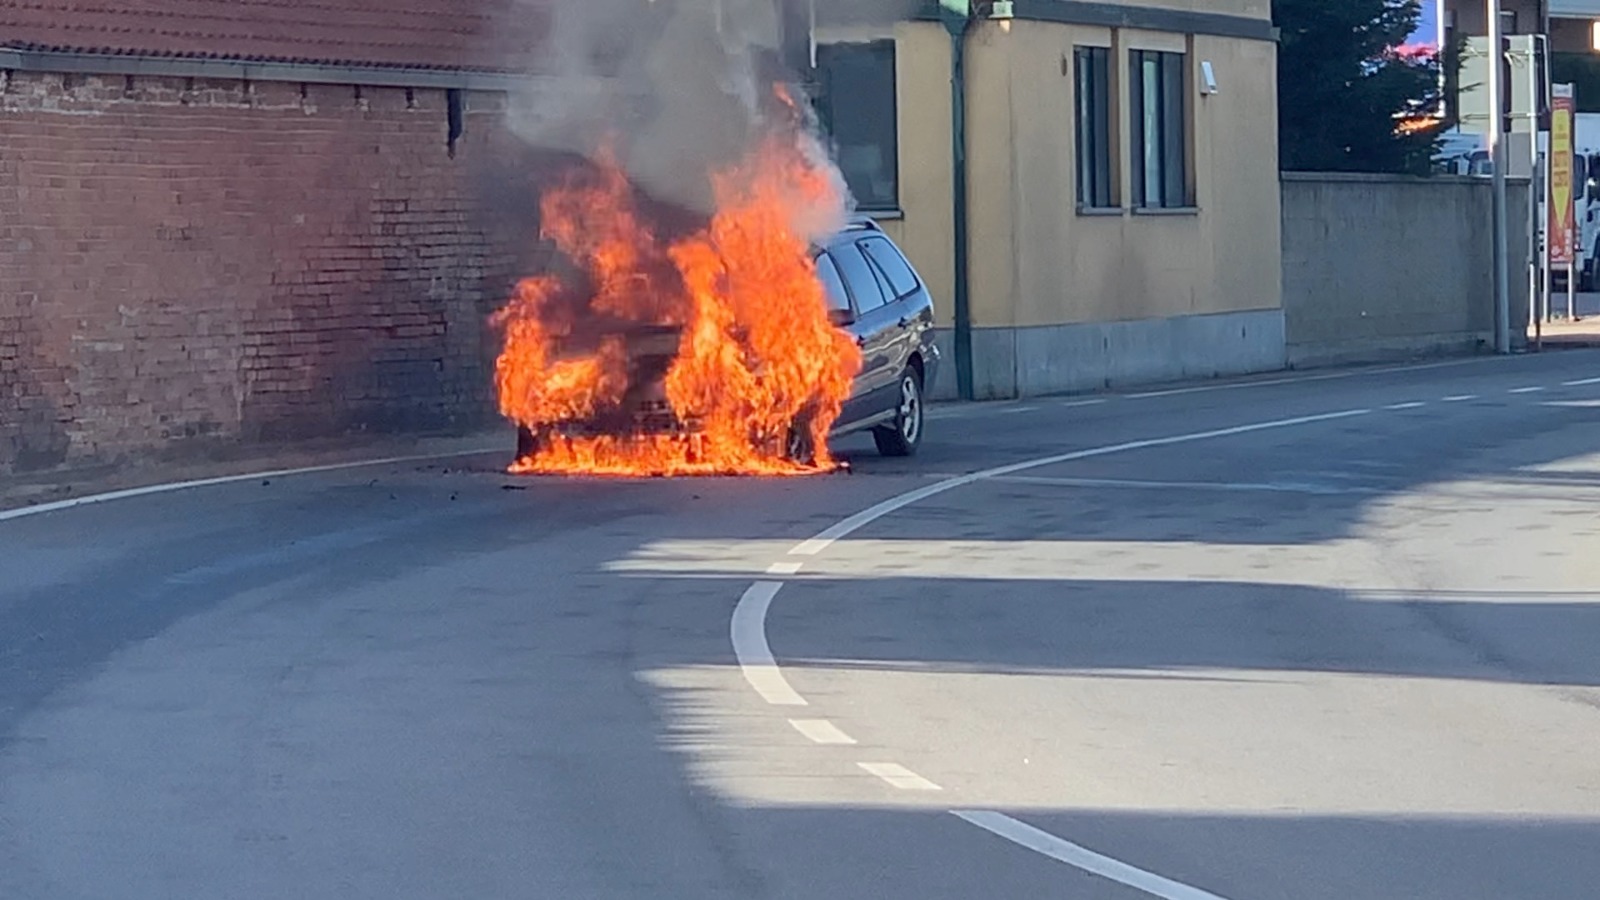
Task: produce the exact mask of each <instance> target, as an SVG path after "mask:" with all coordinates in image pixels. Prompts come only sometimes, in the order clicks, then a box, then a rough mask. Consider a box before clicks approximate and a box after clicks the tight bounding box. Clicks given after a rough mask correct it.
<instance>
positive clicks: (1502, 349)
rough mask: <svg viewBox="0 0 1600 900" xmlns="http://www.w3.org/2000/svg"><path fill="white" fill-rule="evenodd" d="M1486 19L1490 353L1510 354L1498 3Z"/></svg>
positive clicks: (1490, 1)
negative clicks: (1491, 187)
mask: <svg viewBox="0 0 1600 900" xmlns="http://www.w3.org/2000/svg"><path fill="white" fill-rule="evenodd" d="M1485 5H1486V7H1487V13H1488V17H1489V65H1488V67H1487V68H1488V70H1489V73H1488V74H1489V98H1488V99H1489V138H1488V139H1489V159H1490V162H1491V164H1492V165H1493V167H1494V168H1493V176H1494V192H1493V193H1494V202H1493V207H1494V237H1493V240H1494V245H1493V247H1492V248H1491V253H1492V255H1493V257H1494V350H1495V352H1496V353H1510V352H1511V272H1510V264H1509V262H1508V260H1507V258H1506V142H1505V125H1506V118H1505V110H1504V108H1503V105H1502V102H1501V97H1502V93H1503V92H1504V91H1506V90H1507V89H1508V87H1509V86H1508V85H1504V84H1501V83H1500V73H1501V66H1502V64H1503V59H1504V56H1505V47H1504V42H1503V41H1502V35H1501V33H1500V0H1485Z"/></svg>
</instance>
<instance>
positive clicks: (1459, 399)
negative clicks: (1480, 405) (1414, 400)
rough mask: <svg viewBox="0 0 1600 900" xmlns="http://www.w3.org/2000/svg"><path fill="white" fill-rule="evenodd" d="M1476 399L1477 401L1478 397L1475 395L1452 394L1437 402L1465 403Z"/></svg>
mask: <svg viewBox="0 0 1600 900" xmlns="http://www.w3.org/2000/svg"><path fill="white" fill-rule="evenodd" d="M1476 399H1478V395H1477V394H1452V395H1450V396H1448V397H1445V398H1442V399H1441V400H1440V401H1439V402H1440V403H1465V402H1467V401H1468V400H1476Z"/></svg>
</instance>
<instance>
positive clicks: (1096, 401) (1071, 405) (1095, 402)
mask: <svg viewBox="0 0 1600 900" xmlns="http://www.w3.org/2000/svg"><path fill="white" fill-rule="evenodd" d="M1106 402H1107V400H1106V398H1104V397H1094V398H1091V399H1089V400H1067V401H1065V402H1063V403H1060V404H1058V405H1059V406H1060V407H1061V408H1062V409H1078V408H1079V407H1083V406H1099V405H1100V404H1102V403H1106Z"/></svg>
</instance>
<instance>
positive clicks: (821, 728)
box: [789, 719, 856, 745]
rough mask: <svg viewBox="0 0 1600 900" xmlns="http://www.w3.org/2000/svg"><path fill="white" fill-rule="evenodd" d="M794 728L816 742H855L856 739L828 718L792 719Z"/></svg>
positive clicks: (843, 743) (844, 743)
mask: <svg viewBox="0 0 1600 900" xmlns="http://www.w3.org/2000/svg"><path fill="white" fill-rule="evenodd" d="M789 724H790V725H793V726H794V730H795V731H798V732H800V733H801V734H803V735H805V736H806V737H807V738H808V739H810V741H811V742H812V743H814V744H841V745H848V744H854V743H855V742H856V739H855V738H853V737H851V736H850V735H848V734H845V733H844V732H843V731H841V730H840V728H839V726H837V725H835V724H833V723H832V722H830V721H828V720H827V719H790V720H789Z"/></svg>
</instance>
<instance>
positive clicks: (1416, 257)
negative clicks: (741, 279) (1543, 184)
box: [1283, 173, 1530, 367]
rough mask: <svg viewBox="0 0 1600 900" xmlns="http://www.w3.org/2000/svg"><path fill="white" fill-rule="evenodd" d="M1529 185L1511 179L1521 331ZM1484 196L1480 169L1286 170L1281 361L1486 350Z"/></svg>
mask: <svg viewBox="0 0 1600 900" xmlns="http://www.w3.org/2000/svg"><path fill="white" fill-rule="evenodd" d="M1529 196H1530V189H1529V185H1528V182H1527V181H1526V180H1514V181H1513V182H1512V183H1511V184H1510V186H1509V191H1508V206H1509V208H1508V218H1509V221H1510V225H1511V235H1512V237H1511V241H1510V243H1511V248H1510V250H1511V258H1510V264H1511V288H1512V303H1511V306H1512V334H1513V335H1521V334H1523V333H1524V332H1525V330H1526V328H1525V325H1526V321H1527V307H1528V287H1527V276H1526V272H1527V266H1528V259H1529V247H1528V246H1527V240H1526V238H1521V237H1520V236H1521V235H1525V234H1526V233H1527V222H1528V219H1527V216H1528V215H1529V206H1528V200H1529ZM1492 199H1493V198H1492V194H1491V186H1490V183H1489V181H1488V180H1487V179H1483V178H1469V177H1437V178H1411V177H1405V176H1393V175H1358V174H1344V173H1340V174H1324V173H1314V174H1306V173H1285V174H1284V175H1283V305H1284V317H1285V325H1286V339H1287V343H1288V360H1289V364H1290V365H1291V366H1294V367H1305V366H1316V365H1331V364H1340V363H1352V362H1372V361H1382V360H1389V359H1397V358H1405V357H1412V356H1424V355H1438V354H1446V353H1474V352H1485V351H1489V350H1492V349H1493V344H1494V294H1493V279H1492V257H1491V255H1490V253H1491V243H1490V230H1491V218H1490V216H1491V203H1492Z"/></svg>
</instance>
